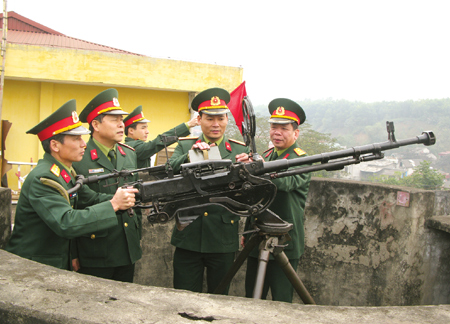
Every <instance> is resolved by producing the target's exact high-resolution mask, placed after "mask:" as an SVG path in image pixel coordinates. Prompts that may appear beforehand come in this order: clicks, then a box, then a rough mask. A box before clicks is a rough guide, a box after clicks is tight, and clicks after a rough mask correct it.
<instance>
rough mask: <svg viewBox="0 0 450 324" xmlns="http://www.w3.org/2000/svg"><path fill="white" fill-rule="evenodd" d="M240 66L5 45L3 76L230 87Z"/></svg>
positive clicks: (161, 86)
mask: <svg viewBox="0 0 450 324" xmlns="http://www.w3.org/2000/svg"><path fill="white" fill-rule="evenodd" d="M242 75H243V69H242V68H239V67H230V66H221V65H215V64H204V63H194V62H185V61H177V60H169V59H156V58H152V57H146V56H137V55H125V54H114V53H104V52H94V51H82V50H73V49H61V48H51V47H40V46H30V45H17V44H8V47H7V52H6V69H5V76H6V78H21V79H34V80H39V81H50V82H61V80H64V82H75V83H83V84H91V85H107V86H113V87H114V86H122V87H136V88H147V89H161V90H176V91H190V92H195V91H201V90H204V89H207V88H211V87H217V86H220V87H221V88H224V89H226V90H228V91H231V90H233V89H235V88H236V87H237V86H238V85H239V84H240V83H241V82H242Z"/></svg>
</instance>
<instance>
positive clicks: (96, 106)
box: [80, 89, 128, 124]
mask: <svg viewBox="0 0 450 324" xmlns="http://www.w3.org/2000/svg"><path fill="white" fill-rule="evenodd" d="M118 98H119V93H118V92H117V90H116V89H107V90H105V91H102V92H100V93H99V94H98V95H96V96H95V97H94V99H92V100H91V102H89V103H88V104H87V105H86V107H84V109H83V111H82V112H81V114H80V120H81V121H82V122H83V123H88V124H90V123H91V121H92V120H93V119H94V118H95V117H97V116H99V115H101V114H106V115H128V113H127V112H125V111H123V109H122V108H121V107H120V104H119V99H118Z"/></svg>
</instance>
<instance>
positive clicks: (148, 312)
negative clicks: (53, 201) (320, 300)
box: [0, 250, 450, 324]
mask: <svg viewBox="0 0 450 324" xmlns="http://www.w3.org/2000/svg"><path fill="white" fill-rule="evenodd" d="M0 322H1V323H2V324H12V323H14V324H16V323H21V324H36V323H39V324H44V323H52V324H53V323H55V324H56V323H77V324H80V323H86V324H87V323H90V324H92V323H127V324H135V323H136V324H137V323H177V324H178V323H191V324H192V323H220V324H235V323H253V324H254V323H267V324H278V323H279V324H291V323H292V324H294V323H303V324H311V323H320V324H362V323H364V324H365V323H383V324H398V323H420V324H424V323H430V324H447V323H449V322H450V306H449V305H439V306H415V307H348V306H339V307H337V306H313V305H299V304H289V303H282V302H272V301H265V300H254V299H251V298H241V297H230V296H219V295H209V294H197V293H191V292H187V291H183V290H174V289H169V288H160V287H149V286H142V285H137V284H130V283H123V282H114V281H110V280H105V279H101V278H95V277H91V276H84V275H80V274H78V273H74V272H68V271H64V270H59V269H56V268H53V267H49V266H46V265H43V264H40V263H37V262H33V261H29V260H25V259H22V258H19V257H18V256H15V255H12V254H10V253H8V252H6V251H3V250H0Z"/></svg>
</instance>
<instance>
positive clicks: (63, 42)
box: [6, 30, 144, 56]
mask: <svg viewBox="0 0 450 324" xmlns="http://www.w3.org/2000/svg"><path fill="white" fill-rule="evenodd" d="M6 38H7V42H8V43H10V44H22V45H36V46H46V47H57V48H70V49H79V50H86V51H98V52H109V53H121V54H129V55H139V56H144V55H141V54H136V53H132V52H127V51H124V50H121V49H117V48H113V47H109V46H104V45H99V44H95V43H90V42H86V41H84V40H81V39H76V38H72V37H68V36H64V35H51V34H43V33H34V32H24V31H17V30H8V35H7V37H6Z"/></svg>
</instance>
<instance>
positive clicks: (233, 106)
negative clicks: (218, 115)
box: [228, 81, 247, 134]
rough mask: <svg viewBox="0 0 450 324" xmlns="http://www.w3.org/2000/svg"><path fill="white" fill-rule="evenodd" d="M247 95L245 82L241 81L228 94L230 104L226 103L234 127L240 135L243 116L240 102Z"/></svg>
mask: <svg viewBox="0 0 450 324" xmlns="http://www.w3.org/2000/svg"><path fill="white" fill-rule="evenodd" d="M246 95H247V90H246V89H245V81H243V82H242V83H241V84H240V85H239V86H238V87H237V88H236V89H234V90H233V91H232V92H231V93H230V102H229V103H228V109H230V112H231V114H232V115H233V117H234V120H235V121H236V125H237V127H238V128H239V131H240V132H241V134H242V122H243V121H244V114H243V113H242V100H243V99H244V97H245V96H246Z"/></svg>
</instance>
